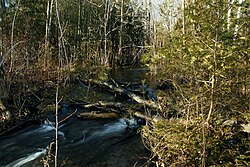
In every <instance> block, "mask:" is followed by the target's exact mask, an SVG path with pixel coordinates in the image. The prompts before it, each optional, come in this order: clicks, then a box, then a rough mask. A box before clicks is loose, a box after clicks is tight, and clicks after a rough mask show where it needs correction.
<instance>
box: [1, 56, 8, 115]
mask: <svg viewBox="0 0 250 167" xmlns="http://www.w3.org/2000/svg"><path fill="white" fill-rule="evenodd" d="M1 59H2V57H0V62H1ZM6 96H7V91H6V85H5V80H4V70H3V66H0V111H3V110H5V105H4V104H3V101H2V100H3V99H4V98H6Z"/></svg>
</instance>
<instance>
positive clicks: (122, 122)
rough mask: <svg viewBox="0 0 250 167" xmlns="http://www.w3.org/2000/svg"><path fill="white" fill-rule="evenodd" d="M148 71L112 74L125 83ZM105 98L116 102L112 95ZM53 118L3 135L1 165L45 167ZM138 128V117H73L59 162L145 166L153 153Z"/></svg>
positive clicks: (63, 130) (62, 137) (62, 130)
mask: <svg viewBox="0 0 250 167" xmlns="http://www.w3.org/2000/svg"><path fill="white" fill-rule="evenodd" d="M145 73H146V69H144V68H143V69H141V68H137V69H134V70H131V69H127V70H124V71H119V72H118V71H116V72H114V71H113V72H112V73H111V74H110V76H112V78H113V79H115V80H117V81H121V82H125V81H126V82H141V80H142V79H143V78H144V77H145ZM81 89H84V88H82V87H81ZM83 91H86V90H83ZM73 94H74V93H73ZM104 94H105V93H104ZM74 95H76V94H74ZM109 96H110V97H109ZM95 97H100V99H101V100H102V98H103V97H102V96H95ZM101 97H102V98H101ZM108 97H109V98H108ZM104 98H105V99H109V100H111V101H112V97H111V95H109V94H105V97H104ZM95 100H99V99H95ZM72 112H74V109H73V108H70V107H67V106H64V108H63V109H62V112H61V113H60V117H62V118H63V117H66V116H67V115H69V114H70V113H72ZM79 112H81V111H79ZM53 120H54V117H53V116H51V117H49V118H48V120H47V121H45V122H44V123H43V124H42V125H33V126H30V127H27V128H25V129H22V130H19V131H17V132H15V133H14V134H11V135H9V136H5V137H2V138H0V150H1V152H0V166H3V167H4V166H5V167H19V166H25V167H29V166H37V167H38V166H43V162H42V161H41V160H42V158H46V156H47V150H48V148H49V145H50V143H52V142H53V141H54V139H55V129H54V125H53V124H54V123H53ZM138 128H139V125H138V124H137V121H136V120H135V119H134V118H120V119H116V120H79V119H77V118H75V117H71V118H70V119H68V121H67V122H66V123H64V124H62V125H61V126H60V127H59V133H58V135H59V164H64V163H65V165H64V166H70V167H71V166H72V167H74V166H75V167H78V166H97V167H101V166H117V167H119V166H121V167H123V166H124V167H125V166H128V167H130V166H141V165H143V164H145V163H146V162H147V159H146V158H147V157H148V156H149V152H148V151H147V150H146V149H145V147H144V146H143V144H142V142H141V139H140V136H139V135H138V134H137V129H138ZM52 152H54V148H53V147H52ZM51 166H53V164H52V165H51ZM59 166H60V165H59Z"/></svg>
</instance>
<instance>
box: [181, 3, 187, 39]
mask: <svg viewBox="0 0 250 167" xmlns="http://www.w3.org/2000/svg"><path fill="white" fill-rule="evenodd" d="M182 12H183V16H182V34H183V35H184V34H185V21H186V19H185V0H182Z"/></svg>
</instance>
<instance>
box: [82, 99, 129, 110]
mask: <svg viewBox="0 0 250 167" xmlns="http://www.w3.org/2000/svg"><path fill="white" fill-rule="evenodd" d="M83 107H84V108H88V109H89V108H93V107H111V108H122V107H124V106H123V104H122V103H119V102H105V101H98V102H97V103H92V104H86V105H83Z"/></svg>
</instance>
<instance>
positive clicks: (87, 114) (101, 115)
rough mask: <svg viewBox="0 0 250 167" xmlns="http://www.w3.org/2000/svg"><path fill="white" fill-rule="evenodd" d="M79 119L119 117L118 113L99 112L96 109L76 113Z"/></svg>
mask: <svg viewBox="0 0 250 167" xmlns="http://www.w3.org/2000/svg"><path fill="white" fill-rule="evenodd" d="M77 117H78V118H80V119H116V118H119V117H120V116H119V114H118V113H113V112H110V113H99V112H97V111H92V112H84V113H80V114H78V115H77Z"/></svg>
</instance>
